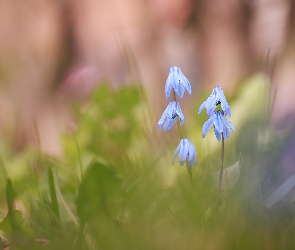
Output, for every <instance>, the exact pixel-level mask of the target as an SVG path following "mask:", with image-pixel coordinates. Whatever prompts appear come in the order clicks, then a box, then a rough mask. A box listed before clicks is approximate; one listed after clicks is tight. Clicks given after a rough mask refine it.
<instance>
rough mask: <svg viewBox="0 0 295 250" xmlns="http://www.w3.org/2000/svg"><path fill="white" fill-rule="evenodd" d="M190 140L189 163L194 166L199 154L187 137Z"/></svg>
mask: <svg viewBox="0 0 295 250" xmlns="http://www.w3.org/2000/svg"><path fill="white" fill-rule="evenodd" d="M187 141H188V165H189V167H190V168H192V166H193V165H196V164H197V156H196V149H195V146H194V145H193V144H192V143H191V142H190V141H189V139H187Z"/></svg>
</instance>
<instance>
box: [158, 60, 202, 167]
mask: <svg viewBox="0 0 295 250" xmlns="http://www.w3.org/2000/svg"><path fill="white" fill-rule="evenodd" d="M185 90H186V91H187V92H188V93H189V94H191V93H192V89H191V84H190V83H189V81H188V80H187V78H186V77H185V76H184V75H183V73H182V72H181V70H180V68H178V67H176V66H172V67H171V68H170V72H169V75H168V78H167V81H166V85H165V95H166V100H167V99H169V97H170V95H171V92H172V91H173V92H174V95H173V96H174V100H173V101H171V102H170V103H169V104H168V106H167V108H166V109H165V111H164V112H163V114H162V116H161V118H160V120H159V122H158V128H159V130H161V129H164V130H165V131H169V130H170V129H171V128H172V127H173V125H174V124H175V123H176V122H177V125H178V126H179V129H181V126H182V125H183V123H184V115H183V113H182V111H181V108H180V104H179V102H177V101H176V95H177V96H178V97H180V98H182V97H183V96H184V92H185ZM181 137H182V139H181V140H180V143H179V146H178V147H177V149H176V151H175V153H174V156H173V160H172V165H173V164H174V160H175V157H176V156H177V155H178V154H179V163H180V165H181V166H183V164H184V162H187V164H188V166H189V168H192V166H193V165H196V163H197V156H196V149H195V147H194V145H193V144H192V143H191V142H190V140H189V139H187V138H183V135H182V133H181Z"/></svg>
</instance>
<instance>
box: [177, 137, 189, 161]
mask: <svg viewBox="0 0 295 250" xmlns="http://www.w3.org/2000/svg"><path fill="white" fill-rule="evenodd" d="M180 143H181V146H180V151H179V164H180V165H181V166H183V164H184V162H185V161H186V158H187V155H188V144H187V142H186V141H185V139H182V140H181V142H180Z"/></svg>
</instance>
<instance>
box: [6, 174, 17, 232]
mask: <svg viewBox="0 0 295 250" xmlns="http://www.w3.org/2000/svg"><path fill="white" fill-rule="evenodd" d="M5 191H6V201H7V206H8V215H9V221H10V225H11V229H12V232H13V233H15V232H16V229H17V225H16V223H15V219H14V214H13V211H14V204H13V203H14V192H13V189H12V183H11V180H10V179H9V178H8V179H7V183H6V190H5Z"/></svg>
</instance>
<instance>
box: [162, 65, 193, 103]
mask: <svg viewBox="0 0 295 250" xmlns="http://www.w3.org/2000/svg"><path fill="white" fill-rule="evenodd" d="M172 88H173V89H174V91H175V93H176V94H177V95H178V96H179V97H180V98H182V97H183V95H184V91H185V90H187V92H188V93H189V94H190V95H191V94H192V88H191V84H190V83H189V81H188V80H187V78H186V77H185V76H184V74H183V73H182V72H181V70H180V68H178V67H176V66H172V67H171V68H170V72H169V75H168V78H167V81H166V85H165V94H166V100H168V98H169V97H170V94H171V91H172Z"/></svg>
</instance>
